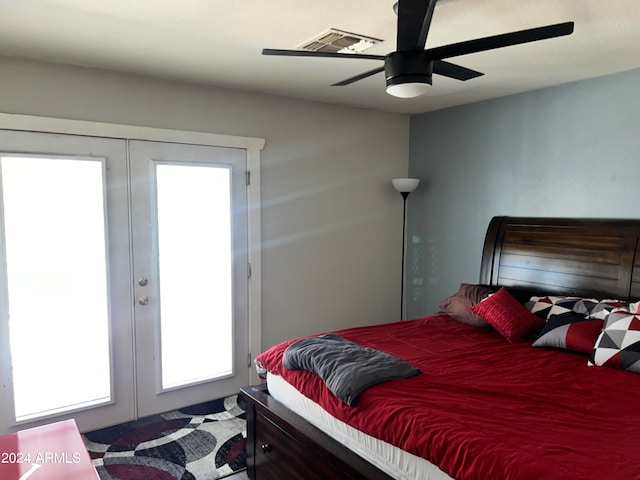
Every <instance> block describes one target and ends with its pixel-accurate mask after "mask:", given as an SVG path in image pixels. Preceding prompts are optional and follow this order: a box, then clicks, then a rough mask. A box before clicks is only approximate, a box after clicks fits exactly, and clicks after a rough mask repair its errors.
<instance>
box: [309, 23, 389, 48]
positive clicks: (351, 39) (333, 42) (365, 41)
mask: <svg viewBox="0 0 640 480" xmlns="http://www.w3.org/2000/svg"><path fill="white" fill-rule="evenodd" d="M381 41H382V40H380V39H377V38H372V37H365V36H364V35H358V34H356V33H349V32H343V31H342V30H337V29H335V28H332V29H330V30H329V31H328V32H325V33H323V34H322V35H320V36H319V37H317V38H314V39H313V40H311V41H310V42H307V43H305V44H304V45H301V46H300V47H298V48H301V49H302V50H309V51H311V52H338V53H347V54H348V53H361V52H364V51H365V50H367V49H369V48H371V47H373V46H374V45H375V44H376V43H380V42H381Z"/></svg>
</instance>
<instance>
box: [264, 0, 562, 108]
mask: <svg viewBox="0 0 640 480" xmlns="http://www.w3.org/2000/svg"><path fill="white" fill-rule="evenodd" d="M436 1H437V0H399V1H398V2H397V3H396V4H395V5H394V10H395V11H396V13H397V15H398V32H397V50H396V51H395V52H391V53H389V54H387V55H368V54H362V53H352V54H343V53H337V52H314V51H306V50H278V49H271V48H265V49H264V50H262V54H263V55H279V56H293V57H329V58H358V59H366V60H383V61H384V65H383V66H381V67H378V68H375V69H373V70H369V71H367V72H364V73H361V74H359V75H356V76H353V77H350V78H347V79H346V80H343V81H341V82H338V83H334V84H333V85H332V86H344V85H349V84H351V83H354V82H357V81H358V80H362V79H363V78H367V77H370V76H371V75H375V74H376V73H380V72H385V76H386V83H387V93H389V94H390V95H393V96H396V97H402V98H410V97H417V96H419V95H422V94H423V93H425V92H426V91H427V90H428V88H429V85H431V81H432V80H431V76H432V74H434V73H436V74H438V75H442V76H445V77H449V78H454V79H456V80H463V81H465V80H470V79H472V78H476V77H479V76H481V75H483V73H481V72H477V71H475V70H471V69H469V68H465V67H462V66H460V65H456V64H453V63H449V62H446V61H444V59H445V58H450V57H457V56H460V55H468V54H470V53H477V52H483V51H485V50H493V49H496V48H502V47H509V46H511V45H518V44H522V43H529V42H536V41H538V40H545V39H548V38H554V37H561V36H564V35H570V34H571V33H573V22H565V23H558V24H554V25H547V26H544V27H538V28H531V29H528V30H520V31H516V32H511V33H504V34H501V35H494V36H491V37H484V38H477V39H475V40H468V41H465V42H460V43H453V44H450V45H443V46H440V47H434V48H428V49H426V50H425V48H424V47H425V43H426V41H427V34H428V33H429V26H430V25H431V19H432V17H433V11H434V8H435V5H436Z"/></svg>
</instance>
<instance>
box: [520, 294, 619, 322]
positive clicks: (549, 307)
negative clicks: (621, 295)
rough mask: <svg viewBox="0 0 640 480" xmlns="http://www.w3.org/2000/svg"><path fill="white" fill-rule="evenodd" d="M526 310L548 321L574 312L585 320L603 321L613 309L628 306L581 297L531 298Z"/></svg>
mask: <svg viewBox="0 0 640 480" xmlns="http://www.w3.org/2000/svg"><path fill="white" fill-rule="evenodd" d="M526 306H527V308H528V309H529V310H530V311H531V312H532V313H534V314H535V315H537V316H538V317H540V318H542V319H544V320H549V318H550V317H551V316H553V315H562V314H563V313H568V312H575V313H580V314H582V315H584V316H585V317H587V318H593V319H599V320H605V319H606V318H607V317H608V316H609V313H610V312H611V311H612V310H615V309H623V308H626V309H628V306H629V304H628V303H626V302H623V301H621V300H598V299H595V298H582V297H556V296H545V297H531V298H530V299H529V301H528V302H527V305H526Z"/></svg>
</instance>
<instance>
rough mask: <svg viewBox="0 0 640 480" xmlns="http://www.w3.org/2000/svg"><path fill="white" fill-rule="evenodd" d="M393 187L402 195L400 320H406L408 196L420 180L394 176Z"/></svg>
mask: <svg viewBox="0 0 640 480" xmlns="http://www.w3.org/2000/svg"><path fill="white" fill-rule="evenodd" d="M391 183H392V184H393V188H395V189H396V190H397V191H398V192H399V193H400V195H402V273H401V283H400V320H404V252H405V244H406V240H405V234H406V231H407V197H408V196H409V194H410V193H411V192H413V191H414V190H415V189H416V188H418V184H419V183H420V180H419V179H417V178H394V179H393V180H391Z"/></svg>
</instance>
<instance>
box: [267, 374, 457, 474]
mask: <svg viewBox="0 0 640 480" xmlns="http://www.w3.org/2000/svg"><path fill="white" fill-rule="evenodd" d="M267 385H268V387H269V393H270V394H271V396H272V397H273V398H274V399H276V400H277V401H279V402H280V403H282V404H283V405H284V406H286V407H287V408H289V409H290V410H292V411H294V412H295V413H297V414H298V415H300V416H301V417H302V418H304V419H305V420H307V421H308V422H309V423H311V424H312V425H314V426H315V427H317V428H319V429H320V430H322V431H323V432H325V433H326V434H327V435H329V436H331V437H333V438H334V439H336V440H337V441H339V442H340V443H342V444H343V445H345V446H347V447H348V448H349V449H350V450H352V451H354V452H355V453H357V454H358V455H360V456H361V457H362V458H364V459H365V460H367V461H368V462H369V463H371V464H373V465H375V466H376V467H378V468H379V469H380V470H382V471H383V472H385V473H386V474H388V475H390V476H391V477H393V478H395V479H396V480H453V479H452V478H451V477H450V476H449V475H447V474H446V473H444V472H443V471H442V470H440V469H439V468H438V467H437V466H435V465H434V464H433V463H431V462H428V461H427V460H425V459H424V458H420V457H418V456H416V455H413V454H411V453H408V452H405V451H404V450H402V449H400V448H398V447H395V446H394V445H391V444H389V443H387V442H384V441H382V440H379V439H377V438H374V437H371V436H369V435H366V434H364V433H362V432H361V431H359V430H356V429H355V428H352V427H350V426H349V425H347V424H346V423H344V422H342V421H340V420H338V419H336V418H335V417H333V416H331V415H329V413H327V411H326V410H324V409H323V408H322V407H321V406H320V405H318V404H317V403H315V402H313V401H311V400H310V399H308V398H307V397H305V396H304V395H302V394H301V393H300V392H298V391H297V390H296V389H295V388H294V387H293V386H291V385H290V384H289V383H287V382H286V381H285V380H284V379H283V378H282V377H280V376H279V375H273V374H271V373H268V374H267Z"/></svg>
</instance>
